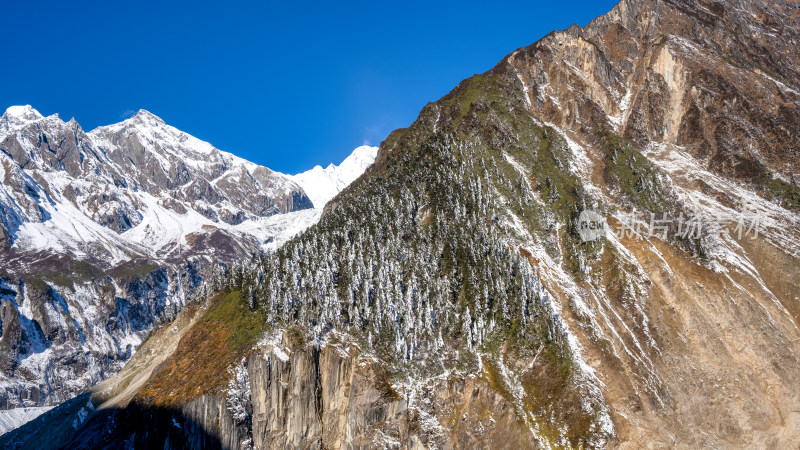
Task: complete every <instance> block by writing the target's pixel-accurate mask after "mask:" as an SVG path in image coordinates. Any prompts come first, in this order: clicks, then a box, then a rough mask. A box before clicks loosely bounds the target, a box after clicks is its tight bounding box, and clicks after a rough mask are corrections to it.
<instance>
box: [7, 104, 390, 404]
mask: <svg viewBox="0 0 800 450" xmlns="http://www.w3.org/2000/svg"><path fill="white" fill-rule="evenodd" d="M376 150H377V149H375V148H370V147H359V148H358V149H356V150H355V151H354V152H353V155H351V156H350V157H348V158H347V159H346V160H345V161H344V162H343V163H342V164H341V165H340V166H335V165H330V166H329V167H328V168H327V169H325V170H323V171H322V172H318V171H317V170H316V168H315V169H312V170H311V171H309V172H306V173H303V174H300V175H296V176H288V175H284V174H281V173H278V172H274V171H272V170H270V169H268V168H266V167H263V166H259V165H257V164H254V163H251V162H249V161H246V160H244V159H242V158H239V157H237V156H234V155H232V154H230V153H226V152H223V151H221V150H219V149H217V148H215V147H214V146H213V145H211V144H209V143H207V142H204V141H201V140H199V139H197V138H195V137H193V136H191V135H189V134H187V133H184V132H182V131H180V130H178V129H176V128H174V127H171V126H169V125H167V124H166V123H165V122H164V121H163V120H161V119H160V118H159V117H157V116H155V115H153V114H151V113H149V112H147V111H144V110H141V111H139V112H138V113H137V114H136V115H134V116H133V117H131V118H129V119H127V120H125V121H123V122H120V123H117V124H113V125H109V126H102V127H99V128H97V129H94V130H92V131H90V132H85V131H84V130H83V129H82V128H81V126H80V125H79V124H78V123H77V122H76V121H75V120H74V119H73V120H70V121H68V122H64V121H63V120H61V118H60V117H59V116H58V115H57V114H54V115H51V116H48V117H44V116H42V115H41V114H40V113H39V112H38V111H36V110H35V109H34V108H33V107H31V106H29V105H28V106H12V107H10V108H8V109H7V110H6V112H5V113H4V114H3V115H2V116H0V258H2V261H3V262H4V264H3V267H2V273H0V371H2V372H3V375H4V377H3V379H2V380H0V409H6V408H15V407H22V406H29V407H36V406H42V405H53V404H57V403H58V402H60V401H63V400H65V399H67V398H69V397H71V396H72V395H74V394H76V393H78V392H81V391H82V390H84V389H85V388H87V387H88V386H90V385H92V384H94V383H95V382H97V381H99V380H101V379H103V378H105V377H107V376H109V375H112V374H113V373H115V372H116V371H117V370H118V369H119V368H120V367H122V365H123V364H124V362H125V361H127V359H128V358H130V356H131V355H132V354H133V352H134V351H135V349H136V347H137V346H138V345H139V343H140V342H141V340H142V338H144V336H145V335H146V333H147V332H148V330H149V329H151V328H152V326H153V324H154V323H157V322H158V321H160V320H165V319H167V318H169V317H172V316H174V315H175V314H177V312H178V311H179V310H180V309H181V308H182V307H183V305H184V304H185V303H186V301H187V300H188V299H189V298H190V297H191V295H192V294H193V293H194V291H195V289H196V288H197V287H198V286H200V285H201V284H202V281H203V280H204V279H205V278H207V277H208V276H210V275H212V274H213V273H215V271H220V270H224V267H225V266H226V265H227V264H229V263H231V262H232V261H235V260H238V259H239V258H245V257H248V256H249V255H251V254H253V252H257V251H270V250H272V249H274V248H276V247H277V246H278V245H280V244H281V243H283V242H285V241H286V240H288V239H290V238H291V237H292V236H294V235H296V234H297V233H298V232H300V231H302V230H304V229H305V228H307V227H308V226H310V225H311V224H313V223H315V222H316V221H317V220H318V219H319V217H320V215H321V213H322V207H323V206H324V203H325V202H326V201H327V200H328V199H330V198H332V197H333V196H335V195H336V194H337V193H338V192H339V191H340V190H341V189H343V188H344V187H345V186H346V185H347V184H348V183H349V182H351V181H353V180H354V179H355V178H357V177H358V175H360V173H361V172H363V170H364V169H366V167H367V166H368V165H369V164H371V162H372V160H374V156H375V152H376ZM295 179H296V181H295ZM301 186H302V187H301ZM304 188H308V189H309V190H310V191H311V192H313V193H314V200H313V201H312V200H311V199H310V198H309V196H308V195H307V194H306V192H305V191H304ZM315 202H316V203H319V204H318V205H316V204H315Z"/></svg>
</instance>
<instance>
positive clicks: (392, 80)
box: [0, 0, 616, 173]
mask: <svg viewBox="0 0 800 450" xmlns="http://www.w3.org/2000/svg"><path fill="white" fill-rule="evenodd" d="M615 3H616V1H614V0H592V1H584V0H571V1H563V2H558V1H556V2H549V1H503V0H498V1H489V2H486V1H482V2H476V1H441V2H436V1H430V0H428V1H405V2H395V3H387V2H382V1H369V2H347V1H340V2H324V3H323V2H319V3H304V2H290V1H283V2H259V4H256V2H253V3H237V2H223V1H217V2H204V1H194V2H185V3H184V4H181V5H178V4H177V3H176V2H168V1H163V2H150V1H126V2H112V1H106V2H87V1H75V2H67V1H58V2H45V1H38V2H20V1H15V2H11V1H4V2H3V5H2V6H0V16H2V17H0V35H2V37H3V46H2V51H1V52H0V55H2V66H1V67H0V112H1V111H3V110H5V108H6V107H7V106H10V105H15V104H31V105H33V106H34V107H35V108H37V109H38V110H39V111H40V112H42V113H43V114H45V115H47V114H52V113H56V112H57V113H59V114H60V115H61V117H62V118H63V119H64V120H68V119H69V118H70V117H75V118H76V119H77V120H78V122H80V123H81V125H82V126H83V127H84V128H85V129H86V130H90V129H92V128H94V127H96V126H98V125H104V124H109V123H114V122H118V121H120V120H122V119H123V118H125V117H126V116H128V115H130V114H132V112H133V111H136V110H138V109H139V108H144V109H147V110H149V111H151V112H152V113H154V114H156V115H158V116H161V117H162V118H163V119H164V120H165V121H166V122H167V123H169V124H171V125H173V126H176V127H177V128H180V129H182V130H184V131H186V132H188V133H191V134H193V135H195V136H197V137H199V138H201V139H204V140H207V141H209V142H211V143H212V144H214V145H215V146H217V147H218V148H220V149H222V150H226V151H229V152H232V153H235V154H237V155H240V156H242V157H244V158H247V159H250V160H252V161H254V162H256V163H259V164H263V165H266V166H268V167H270V168H273V169H275V170H278V171H282V172H288V173H294V172H298V171H302V170H306V169H309V168H311V167H313V166H314V165H315V164H322V165H323V166H324V165H327V164H328V163H330V162H334V163H338V162H339V161H340V160H341V159H343V158H344V157H345V156H347V155H348V154H349V153H350V151H351V150H352V149H353V148H355V147H356V146H359V145H361V144H362V143H370V144H373V145H377V144H378V143H379V142H380V141H381V140H382V139H383V138H385V137H386V136H387V135H388V133H389V132H391V131H392V130H393V129H395V128H399V127H405V126H408V125H409V124H410V123H411V122H412V121H413V120H414V119H415V118H416V117H417V114H418V112H419V110H420V109H421V108H422V107H423V106H424V105H425V103H427V102H428V101H433V100H436V99H438V98H439V97H441V96H442V95H444V94H446V93H447V92H449V91H450V90H451V89H452V88H453V87H454V86H455V85H456V84H457V83H458V82H459V81H461V80H462V79H464V78H467V77H469V76H471V75H472V74H474V73H480V72H484V71H486V70H488V69H490V68H491V67H492V66H494V65H495V63H497V62H498V61H499V60H500V59H501V58H502V57H503V56H505V55H506V54H508V53H510V52H511V51H513V50H514V49H516V48H518V47H522V46H525V45H528V44H531V43H533V42H535V41H536V40H538V39H540V38H541V37H543V36H544V35H546V34H547V33H549V32H550V31H552V30H555V29H564V28H567V27H569V26H570V25H571V24H573V23H577V24H578V25H581V26H583V25H586V24H587V23H588V22H589V21H590V20H591V19H592V18H594V17H596V16H598V15H601V14H604V13H606V12H607V11H609V10H610V9H611V8H612V7H613V5H614V4H615Z"/></svg>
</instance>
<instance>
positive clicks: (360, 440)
mask: <svg viewBox="0 0 800 450" xmlns="http://www.w3.org/2000/svg"><path fill="white" fill-rule="evenodd" d="M797 18H798V3H797V2H793V1H788V2H776V3H767V2H763V1H760V0H756V1H738V0H736V1H730V2H727V3H724V4H723V3H718V2H713V1H707V0H702V1H699V2H684V1H681V0H624V1H622V2H621V3H619V4H618V5H617V6H616V7H615V8H614V9H613V10H612V11H611V12H609V13H608V14H607V15H605V16H602V17H600V18H598V19H595V20H594V21H592V22H591V23H590V24H589V25H587V26H586V27H584V28H580V27H577V26H573V27H571V28H569V29H568V30H564V31H560V32H554V33H551V34H550V35H548V36H546V37H545V38H543V39H542V40H540V41H539V42H537V43H535V44H533V45H531V46H528V47H525V48H521V49H519V50H517V51H514V52H513V53H511V54H510V55H508V56H507V57H506V58H504V59H503V60H502V61H501V62H500V63H499V64H498V65H497V66H495V67H494V68H493V69H492V70H490V71H488V72H486V73H483V74H479V75H475V76H473V77H470V78H468V79H466V80H464V81H463V82H461V83H460V84H459V85H458V86H456V88H455V89H453V91H452V92H450V93H449V94H447V95H446V96H444V97H442V98H441V99H440V100H438V101H436V102H433V103H429V104H428V105H427V106H426V107H425V108H424V109H423V110H422V111H421V113H420V115H419V117H418V118H417V120H416V121H415V122H414V123H412V124H411V125H410V126H409V127H408V128H405V129H400V130H396V131H394V132H393V133H392V134H390V135H389V136H388V137H387V139H386V140H385V141H384V142H383V143H382V144H381V146H380V149H379V151H378V155H377V158H376V160H375V163H374V164H373V165H371V166H370V167H369V168H368V169H367V170H366V171H365V173H364V174H363V175H362V176H361V177H359V178H358V179H356V180H355V181H354V182H353V183H352V184H350V185H349V186H348V187H347V188H345V189H344V190H342V191H341V192H340V193H339V194H338V195H337V196H336V197H335V198H333V199H332V200H331V201H329V202H328V203H327V204H326V206H325V210H324V213H323V214H322V217H321V218H320V220H319V222H318V223H316V224H315V225H313V226H311V227H310V228H309V229H308V230H306V231H304V232H302V233H300V234H298V235H296V236H294V237H293V238H291V239H289V240H287V241H286V243H284V244H283V245H281V246H277V248H274V249H270V250H269V251H267V252H263V253H259V254H256V255H255V256H253V257H251V258H249V259H248V260H246V261H244V262H241V263H238V264H234V265H232V266H230V268H229V269H228V270H227V271H225V272H224V273H222V272H218V273H217V274H216V275H215V276H213V277H210V278H209V279H208V280H207V283H206V284H205V286H204V287H203V288H202V292H203V293H204V294H207V295H204V296H203V298H202V299H200V300H198V301H197V302H194V303H191V304H189V305H187V306H186V307H185V308H183V310H182V311H181V313H180V314H178V316H177V318H176V319H175V321H174V322H172V323H170V324H168V325H166V326H164V327H162V328H160V329H159V330H157V331H155V332H154V333H153V334H152V336H151V337H150V338H149V339H148V340H147V341H146V342H144V343H143V344H142V346H141V347H140V348H139V350H138V351H137V352H136V354H135V355H134V356H133V358H132V359H131V360H130V362H129V363H128V364H127V365H126V366H125V368H124V369H123V370H122V371H121V372H120V373H119V374H118V375H117V376H116V377H114V378H112V379H109V380H106V381H104V382H102V383H100V384H98V385H97V386H96V387H95V388H94V389H92V390H91V392H90V393H89V394H87V395H85V396H84V397H81V398H79V399H78V400H76V401H73V402H71V403H69V404H65V405H64V406H62V407H59V408H56V409H54V410H52V411H50V412H48V413H46V414H44V415H43V416H42V418H41V419H39V420H38V421H37V422H36V425H35V426H34V425H33V424H28V425H26V426H23V427H21V428H19V429H17V430H15V431H13V432H11V433H9V434H7V435H5V436H3V437H2V438H0V443H2V444H4V445H7V446H10V447H23V446H26V445H28V446H31V445H34V446H41V445H44V446H52V445H56V446H58V445H64V446H68V447H73V448H93V447H102V446H121V445H123V443H130V444H133V445H134V446H158V447H168V448H177V447H181V448H183V447H188V448H203V447H221V448H414V449H417V448H497V447H501V448H553V447H559V448H562V447H563V448H596V447H619V448H641V447H662V446H678V447H692V448H695V447H750V446H767V447H769V446H773V447H791V446H796V445H797V444H798V442H800V415H798V413H797V412H796V411H797V410H798V406H799V405H800V399H799V398H798V397H797V394H796V393H797V392H800V377H798V375H797V374H798V373H800V362H799V360H798V358H797V354H798V352H800V331H798V320H800V298H798V296H797V292H800V282H798V280H800V245H798V242H800V212H798V204H797V199H798V198H800V197H799V196H800V188H798V186H797V180H796V177H795V172H796V169H797V168H798V164H800V155H798V152H797V148H796V145H795V143H796V142H797V141H798V138H800V136H798V134H800V123H798V117H800V93H798V89H800V74H798V71H797V70H798V69H797V68H798V67H799V66H798V64H797V63H798V54H797V52H796V51H793V50H792V49H794V48H796V44H797V43H798V40H800V25H799V24H798V22H797ZM587 214H588V217H590V218H592V219H593V220H594V221H596V222H599V223H601V224H602V225H603V226H602V227H601V228H600V231H599V232H597V233H596V234H592V235H590V236H588V237H587V234H586V228H585V225H586V217H587ZM756 220H757V221H758V222H757V223H756ZM687 224H691V226H692V227H693V228H691V229H687ZM656 225H658V226H657V227H656ZM648 228H650V230H651V231H652V229H653V228H656V230H657V231H658V232H648ZM66 423H70V424H72V423H75V424H79V425H81V426H77V425H76V426H75V427H74V428H75V429H71V428H69V427H65V426H64V424H66ZM36 429H39V430H41V431H39V432H38V433H37V432H36V431H35V430H36ZM45 434H46V435H47V436H50V437H51V438H52V436H58V439H56V440H54V441H52V442H50V443H48V442H46V440H45V439H44V438H43V437H42V436H44V435H45ZM54 442H57V443H54Z"/></svg>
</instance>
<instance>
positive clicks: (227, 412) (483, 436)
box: [0, 318, 535, 449]
mask: <svg viewBox="0 0 800 450" xmlns="http://www.w3.org/2000/svg"><path fill="white" fill-rule="evenodd" d="M193 323H196V321H194V322H193V321H192V320H188V321H187V319H185V318H184V319H178V321H176V322H175V323H173V324H170V325H169V326H167V327H165V328H164V329H162V331H159V334H163V336H164V337H163V338H162V337H160V336H156V337H155V338H154V340H153V341H148V342H147V343H145V344H144V346H143V348H142V350H141V351H142V352H143V353H150V359H149V362H148V363H146V364H145V365H144V366H142V365H139V364H135V365H134V366H132V367H130V368H126V369H125V370H123V372H122V373H120V376H119V377H117V378H116V379H114V380H111V381H109V382H105V383H104V384H102V385H100V386H98V388H97V389H95V394H94V404H95V405H96V408H97V409H96V410H95V408H94V407H93V408H92V409H91V413H90V414H89V415H88V417H84V418H83V419H82V420H81V422H84V421H85V425H83V426H82V427H80V428H79V429H78V431H77V432H76V433H75V434H74V435H71V436H62V437H61V438H58V439H53V440H52V441H51V442H49V443H47V444H45V443H42V442H39V441H37V442H39V445H43V447H40V448H57V447H62V446H65V445H66V446H70V447H74V448H94V447H97V446H116V445H122V443H124V442H129V443H133V444H135V445H137V446H143V445H148V446H150V445H157V446H158V447H163V448H198V449H199V448H228V449H253V448H256V449H267V448H318V449H322V448H353V449H369V448H376V447H378V448H405V449H422V448H462V447H464V446H469V447H470V448H487V449H488V448H535V444H534V443H533V442H532V441H531V438H529V437H526V435H527V436H530V434H529V433H530V431H529V430H526V429H525V426H524V424H523V422H522V421H520V419H519V417H518V416H517V415H516V412H515V409H514V407H513V405H511V404H510V403H509V402H508V401H507V400H506V399H505V398H503V397H502V396H501V395H500V394H498V393H497V392H496V391H495V390H494V389H492V388H490V387H489V383H488V381H487V380H486V379H484V378H481V377H474V376H462V375H456V374H452V375H450V376H448V377H443V378H434V379H429V380H427V381H423V380H416V381H417V383H419V384H418V385H416V386H414V387H413V388H407V387H403V386H400V385H396V383H397V382H396V381H394V382H393V381H391V380H390V379H389V378H388V374H387V372H386V365H385V364H384V363H382V362H380V361H378V360H376V359H375V358H373V357H371V356H367V355H362V354H361V352H360V350H359V348H358V346H357V345H355V344H344V343H338V344H327V345H323V346H322V347H316V346H313V345H306V344H301V343H298V342H294V341H292V339H291V338H289V335H288V334H285V333H280V332H278V333H273V334H272V338H271V339H269V340H266V341H264V342H262V343H261V344H260V345H259V346H258V347H257V348H256V349H254V350H253V351H251V352H250V353H249V356H247V357H246V358H245V359H243V361H242V362H241V365H240V366H239V367H238V368H232V372H231V374H232V378H231V379H232V382H231V383H230V384H229V385H228V386H227V387H226V388H224V389H220V390H217V391H215V392H213V393H207V394H202V395H198V396H196V397H195V398H193V399H191V400H189V401H187V402H186V403H184V404H181V405H173V406H169V405H158V406H155V405H147V404H144V403H139V402H137V401H133V402H128V401H126V400H124V399H125V398H128V397H127V396H128V395H129V394H128V392H130V391H129V390H128V389H126V387H127V386H129V385H127V384H125V383H128V382H130V380H131V379H132V378H135V376H133V377H132V375H134V374H151V375H150V376H153V375H155V374H156V372H157V366H158V364H159V363H158V361H161V359H160V358H158V357H156V358H153V353H152V352H153V351H156V352H158V351H159V349H162V348H164V347H166V348H173V347H172V346H171V344H169V343H166V342H165V341H164V340H163V339H167V340H168V341H169V340H176V339H178V338H180V336H184V335H185V334H184V333H185V332H186V331H187V330H188V329H189V328H191V326H192V325H193ZM163 330H166V333H165V332H164V331H163ZM169 330H171V331H169ZM163 356H166V357H169V355H168V354H167V355H163ZM233 380H236V381H235V382H234V381H233ZM120 383H123V384H120ZM134 383H136V382H134ZM398 389H399V390H398ZM108 392H119V394H116V396H114V397H111V398H109V397H108V395H107V393H108ZM84 402H85V400H84ZM120 402H122V403H120ZM73 403H74V402H70V403H66V404H65V405H63V406H60V407H58V408H56V409H54V410H53V411H51V412H49V413H47V415H45V416H44V418H45V419H44V420H40V421H39V424H38V425H36V426H37V427H40V428H39V431H38V433H31V432H32V430H33V429H34V427H33V424H30V425H26V426H23V427H22V428H20V429H18V430H16V431H14V432H12V433H9V434H8V435H6V436H3V437H2V438H0V443H2V444H4V445H6V446H8V447H7V448H17V447H22V446H24V445H29V444H31V443H32V442H34V441H36V440H37V439H38V436H41V435H42V433H47V432H49V431H50V429H49V427H55V428H54V430H58V429H60V428H59V424H60V423H64V421H69V420H71V418H72V417H77V415H79V414H81V413H80V410H75V408H74V405H73ZM49 416H53V417H58V419H57V420H54V419H51V418H50V417H49ZM56 434H57V433H56Z"/></svg>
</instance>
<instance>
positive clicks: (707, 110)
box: [508, 0, 800, 182]
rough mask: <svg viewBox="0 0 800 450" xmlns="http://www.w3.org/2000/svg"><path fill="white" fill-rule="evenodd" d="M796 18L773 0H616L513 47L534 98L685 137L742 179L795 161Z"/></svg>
mask: <svg viewBox="0 0 800 450" xmlns="http://www.w3.org/2000/svg"><path fill="white" fill-rule="evenodd" d="M797 42H800V25H798V23H797V21H796V20H795V19H793V18H792V17H790V16H788V15H787V14H786V12H785V11H784V10H782V9H780V8H775V7H774V4H773V3H772V2H761V1H733V2H713V1H699V2H688V1H686V2H684V1H680V0H625V1H623V2H621V3H620V4H619V5H617V6H616V7H615V8H614V9H613V10H612V11H611V12H610V13H609V14H607V15H605V16H603V17H600V18H598V19H596V20H594V21H593V22H592V23H591V24H589V25H588V26H587V27H586V28H584V29H580V28H578V27H572V28H570V29H569V30H566V31H563V32H556V33H553V34H551V35H550V36H548V37H546V38H544V39H543V40H541V41H540V42H538V43H536V44H534V45H532V46H530V47H526V48H523V49H520V50H518V51H517V52H515V53H514V54H512V55H511V56H510V57H509V58H508V61H509V62H510V63H511V64H512V65H513V67H514V68H515V69H516V70H517V72H518V73H519V75H520V77H521V78H522V80H523V81H524V83H525V84H526V86H527V87H528V89H529V91H528V92H529V99H530V101H531V102H532V108H531V110H532V111H533V112H534V114H535V115H537V116H538V117H541V118H543V119H545V120H547V121H548V122H550V123H553V124H555V125H558V126H560V127H563V128H567V129H571V130H576V131H577V130H579V129H580V128H581V127H586V126H593V127H608V128H610V129H613V130H615V131H616V132H617V133H618V134H621V135H623V136H625V137H627V138H629V139H631V140H632V141H633V142H635V143H637V144H639V145H642V146H644V145H646V144H647V143H649V142H667V143H671V144H676V145H680V146H685V147H686V148H687V149H688V150H689V151H690V152H691V153H693V154H694V155H696V156H698V157H700V158H701V159H702V160H703V161H704V162H705V163H706V164H708V166H709V167H710V168H711V169H712V170H715V171H717V172H719V173H723V174H726V175H729V176H734V177H736V178H738V179H740V180H743V181H749V182H753V181H758V180H757V178H758V177H759V176H765V175H768V174H773V173H774V174H779V175H781V176H784V177H787V178H788V177H790V175H791V174H793V173H797V172H798V169H800V155H798V150H797V145H796V143H797V139H798V133H800V131H799V130H800V110H799V109H798V108H799V107H798V105H799V104H800V93H798V80H800V71H798V67H800V56H798V52H797V51H795V50H794V47H795V46H796V44H797Z"/></svg>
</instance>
